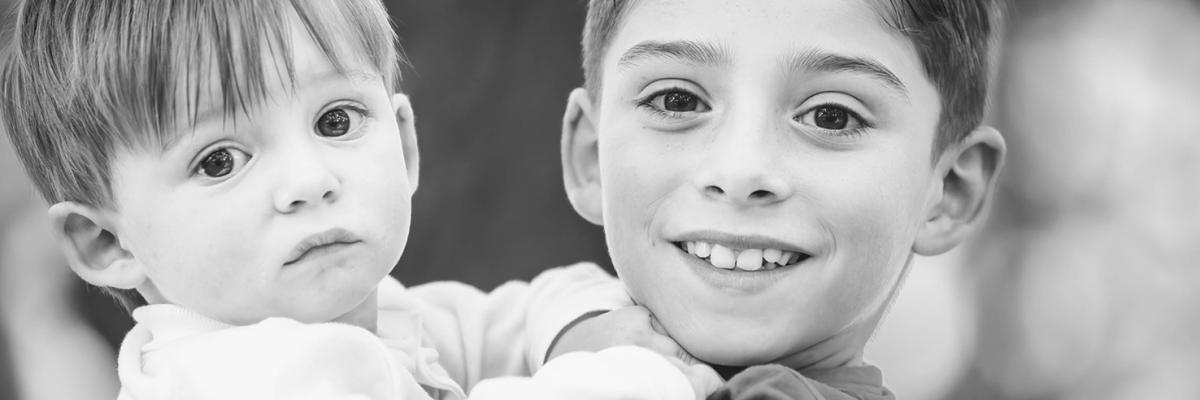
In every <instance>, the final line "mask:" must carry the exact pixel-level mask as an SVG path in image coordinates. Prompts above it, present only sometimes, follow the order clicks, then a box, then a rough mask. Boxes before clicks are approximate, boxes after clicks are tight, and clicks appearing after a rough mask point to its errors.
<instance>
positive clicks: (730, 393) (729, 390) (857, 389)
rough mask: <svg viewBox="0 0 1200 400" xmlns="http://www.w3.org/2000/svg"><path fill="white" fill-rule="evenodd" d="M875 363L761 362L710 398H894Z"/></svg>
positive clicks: (831, 399) (780, 399) (754, 399)
mask: <svg viewBox="0 0 1200 400" xmlns="http://www.w3.org/2000/svg"><path fill="white" fill-rule="evenodd" d="M895 398H896V396H894V395H892V392H891V391H889V390H887V388H885V387H883V373H882V372H880V371H879V368H875V367H873V366H862V367H845V368H832V369H812V370H805V371H804V372H800V371H796V370H794V369H791V368H788V367H784V366H782V365H777V364H771V365H759V366H754V367H750V368H746V369H745V370H744V371H742V372H739V373H738V374H737V375H734V376H733V377H732V378H730V379H729V381H728V382H726V383H725V385H724V386H721V388H719V389H717V391H716V392H715V393H713V394H712V395H711V396H708V400H770V399H779V400H895Z"/></svg>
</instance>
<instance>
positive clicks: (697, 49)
mask: <svg viewBox="0 0 1200 400" xmlns="http://www.w3.org/2000/svg"><path fill="white" fill-rule="evenodd" d="M647 58H670V59H675V60H679V61H683V62H688V63H692V64H701V65H730V64H732V62H731V59H732V57H730V56H729V51H727V50H725V49H724V48H722V47H721V46H717V45H713V44H710V43H704V42H695V41H691V40H672V41H667V42H658V41H653V40H647V41H644V42H641V43H638V44H636V45H634V46H633V47H630V48H629V50H626V51H625V54H623V55H621V59H620V60H618V61H617V65H618V66H620V67H622V68H627V67H631V66H633V65H636V64H637V62H638V61H639V60H643V59H647Z"/></svg>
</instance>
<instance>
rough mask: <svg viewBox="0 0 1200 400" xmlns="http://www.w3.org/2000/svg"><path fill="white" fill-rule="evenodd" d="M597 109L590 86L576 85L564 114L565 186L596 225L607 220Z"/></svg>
mask: <svg viewBox="0 0 1200 400" xmlns="http://www.w3.org/2000/svg"><path fill="white" fill-rule="evenodd" d="M595 111H596V109H595V108H594V107H592V99H591V97H590V96H588V92H587V90H585V89H583V88H575V90H572V91H571V96H570V97H568V98H567V111H566V112H565V113H564V114H563V128H562V131H563V133H562V163H563V186H565V187H566V189H567V199H569V200H571V205H572V206H574V207H575V212H577V213H579V216H581V217H583V219H586V220H588V221H589V222H591V223H593V224H596V225H603V224H604V218H603V217H604V211H603V191H602V190H601V187H600V148H599V143H598V136H597V135H596V119H595V116H596V115H595Z"/></svg>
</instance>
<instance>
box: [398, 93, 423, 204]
mask: <svg viewBox="0 0 1200 400" xmlns="http://www.w3.org/2000/svg"><path fill="white" fill-rule="evenodd" d="M392 107H393V108H394V109H395V111H396V125H398V126H399V128H400V140H401V141H403V142H404V166H405V168H406V169H408V183H409V184H410V185H412V191H413V192H414V193H415V192H416V191H417V182H418V178H420V176H421V173H420V172H421V154H420V153H419V152H418V151H417V127H416V125H415V124H414V118H413V109H412V102H410V101H409V100H408V96H407V95H405V94H403V93H395V94H392Z"/></svg>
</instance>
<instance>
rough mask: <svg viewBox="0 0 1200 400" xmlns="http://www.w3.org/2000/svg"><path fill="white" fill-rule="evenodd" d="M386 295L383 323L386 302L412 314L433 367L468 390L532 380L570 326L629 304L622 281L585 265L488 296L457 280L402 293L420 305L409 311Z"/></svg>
mask: <svg viewBox="0 0 1200 400" xmlns="http://www.w3.org/2000/svg"><path fill="white" fill-rule="evenodd" d="M385 283H386V282H385ZM385 289H386V285H385V287H381V289H380V300H379V301H380V303H379V304H380V310H381V314H380V318H381V319H383V318H386V316H385V315H386V309H387V308H388V307H389V304H397V305H398V306H400V307H404V306H407V307H413V308H416V309H417V312H418V313H419V314H420V315H421V320H422V324H423V330H424V331H425V333H426V338H427V339H428V340H430V341H431V342H433V343H432V344H433V346H434V348H436V349H437V351H438V353H439V356H438V362H439V363H440V364H441V365H442V366H443V367H444V368H445V369H446V371H447V372H448V373H449V375H450V377H451V378H452V379H453V380H454V381H455V382H457V383H458V384H459V385H461V386H462V387H463V388H464V389H468V390H469V389H470V388H471V387H472V386H474V385H475V383H477V382H479V381H480V380H482V379H487V378H491V377H498V376H508V375H518V376H529V375H532V373H533V372H534V371H536V370H537V369H538V368H539V367H540V366H541V364H542V363H543V362H544V360H545V359H546V356H547V354H548V350H549V348H550V345H551V343H552V342H553V341H554V339H555V338H556V337H558V335H559V334H560V333H561V332H562V331H563V329H564V328H565V327H567V326H568V325H570V324H571V323H572V322H573V321H575V320H576V319H578V318H579V317H580V316H584V315H588V314H589V313H592V312H595V311H607V310H612V309H616V308H619V307H622V306H626V305H629V304H631V303H632V302H631V301H630V300H629V296H628V294H627V293H626V291H625V287H624V285H622V284H621V283H620V281H618V280H617V279H616V278H614V277H613V276H611V275H609V274H608V273H606V272H604V271H603V270H602V269H600V268H599V267H598V266H596V265H595V264H588V263H581V264H576V265H572V266H568V267H561V268H554V269H550V270H547V271H546V272H543V273H541V274H540V275H538V276H537V277H536V278H534V279H533V281H531V282H529V283H525V282H517V281H513V282H509V283H506V284H504V285H501V286H500V287H498V288H496V289H495V290H493V291H492V292H490V293H484V292H482V291H480V290H478V289H476V288H474V287H471V286H469V285H465V284H462V283H457V282H433V283H428V284H424V285H419V286H415V287H412V288H409V289H408V290H407V292H406V293H407V294H408V295H410V296H412V297H415V298H416V299H417V300H419V301H415V302H412V303H411V304H407V305H404V304H399V303H401V302H396V303H393V302H392V301H391V298H392V297H394V296H390V295H389V294H388V293H389V292H392V293H395V291H394V290H392V291H389V290H385ZM381 323H382V320H381Z"/></svg>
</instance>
